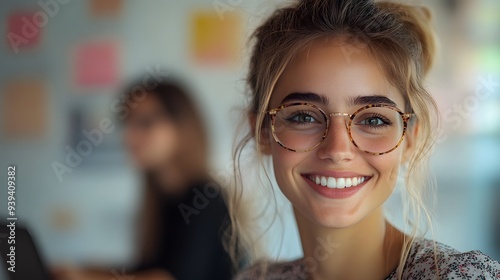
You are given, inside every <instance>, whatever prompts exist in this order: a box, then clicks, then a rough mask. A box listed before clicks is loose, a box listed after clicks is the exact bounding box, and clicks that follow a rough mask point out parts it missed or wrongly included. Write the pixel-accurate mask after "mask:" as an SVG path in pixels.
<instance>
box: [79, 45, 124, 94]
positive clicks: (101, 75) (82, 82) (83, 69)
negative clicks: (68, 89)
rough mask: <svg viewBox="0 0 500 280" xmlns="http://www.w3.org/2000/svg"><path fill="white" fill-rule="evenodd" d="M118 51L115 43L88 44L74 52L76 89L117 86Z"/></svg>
mask: <svg viewBox="0 0 500 280" xmlns="http://www.w3.org/2000/svg"><path fill="white" fill-rule="evenodd" d="M119 68H120V67H119V51H118V44H117V43H116V42H88V43H84V44H82V45H79V46H78V47H77V48H76V50H75V57H74V79H75V85H76V86H77V87H82V88H89V87H92V88H94V87H107V86H114V85H117V84H118V79H119Z"/></svg>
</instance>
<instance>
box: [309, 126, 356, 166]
mask: <svg viewBox="0 0 500 280" xmlns="http://www.w3.org/2000/svg"><path fill="white" fill-rule="evenodd" d="M355 148H356V147H355V146H354V144H353V143H352V142H351V139H350V137H349V133H348V131H347V124H346V120H345V118H334V117H332V118H331V121H330V127H329V128H328V133H327V135H326V137H325V139H324V140H323V142H322V143H321V144H320V146H319V147H318V150H317V153H318V157H319V158H321V159H328V160H331V161H333V162H348V161H350V160H352V159H353V157H354V149H355Z"/></svg>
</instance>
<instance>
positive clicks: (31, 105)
mask: <svg viewBox="0 0 500 280" xmlns="http://www.w3.org/2000/svg"><path fill="white" fill-rule="evenodd" d="M4 91H5V92H4V100H3V107H4V108H3V110H2V112H3V129H4V134H5V136H6V137H7V138H11V139H12V138H14V139H19V138H32V137H40V136H42V135H43V134H44V132H45V131H46V129H47V112H48V110H47V106H48V105H47V89H46V87H45V84H44V83H43V82H42V81H39V80H22V79H19V80H13V81H10V82H8V83H7V84H6V86H5V88H4Z"/></svg>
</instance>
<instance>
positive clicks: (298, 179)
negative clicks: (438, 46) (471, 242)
mask: <svg viewBox="0 0 500 280" xmlns="http://www.w3.org/2000/svg"><path fill="white" fill-rule="evenodd" d="M269 34H272V36H270V35H269ZM253 38H254V39H255V45H254V49H253V52H252V56H251V64H250V70H249V76H248V84H249V88H250V91H251V96H252V100H251V106H250V108H249V109H248V119H249V120H250V126H251V128H252V129H251V132H250V133H249V134H248V135H247V136H246V137H245V138H244V139H243V141H242V142H241V143H240V144H239V146H238V147H237V149H236V152H235V161H238V159H239V158H240V154H241V151H242V150H243V148H244V147H245V145H246V144H248V143H249V142H250V141H252V140H254V141H255V142H256V143H257V145H256V146H257V153H258V155H259V157H260V161H261V163H263V158H264V157H265V156H268V157H270V159H271V160H272V166H273V169H274V170H273V171H274V174H275V177H276V181H277V183H278V185H279V188H280V189H281V191H282V192H283V194H284V195H285V196H286V198H288V200H289V201H290V202H291V203H292V205H293V210H294V215H295V219H296V222H297V225H298V229H299V233H300V239H301V243H302V247H303V251H304V258H302V259H299V260H296V261H292V262H285V263H272V262H259V264H256V265H255V266H253V267H252V268H250V269H248V270H247V271H245V272H243V273H241V274H240V275H239V276H238V277H237V279H257V278H259V279H424V278H425V279H435V278H444V279H448V278H451V277H454V279H462V278H464V279H469V278H471V277H472V278H481V279H492V278H495V277H498V275H499V269H500V264H499V263H498V262H497V261H494V260H492V259H491V258H489V257H488V256H486V255H484V254H482V253H480V252H478V251H473V252H466V253H460V252H458V251H456V250H454V249H452V248H450V247H447V246H446V245H443V244H440V243H438V242H434V241H432V240H428V239H424V238H423V237H421V236H419V235H417V232H418V231H419V229H420V228H421V225H420V224H419V221H420V219H421V217H425V218H428V217H429V214H428V213H427V211H426V208H425V206H424V204H423V203H422V201H423V200H422V193H423V192H424V189H425V187H426V182H427V181H426V171H427V161H428V156H429V151H430V149H431V148H432V144H433V142H434V141H435V135H434V134H433V132H434V131H435V126H434V125H435V124H436V122H437V109H436V105H435V102H434V99H433V98H432V96H431V95H430V94H429V93H428V92H427V91H426V89H425V88H424V87H423V81H424V78H425V76H426V74H427V72H428V71H429V69H430V67H431V65H432V61H433V57H434V50H435V48H434V38H433V32H432V29H431V25H430V11H429V10H428V9H427V8H424V7H415V6H410V5H404V4H398V3H390V2H374V1H368V0H365V1H354V0H352V1H349V0H346V1H334V0H330V1H326V0H302V1H298V3H296V4H293V5H291V6H289V7H285V8H282V9H279V10H277V11H276V12H275V13H274V14H273V15H272V16H271V17H270V18H269V19H268V20H267V21H265V22H264V24H262V25H261V26H260V27H259V28H258V29H257V30H256V32H255V33H254V37H253ZM236 166H238V164H237V163H236ZM404 166H406V167H407V168H405V169H407V171H406V172H401V170H402V169H403V168H401V167H404ZM266 174H267V173H266ZM236 176H237V178H236V179H237V181H239V182H240V187H241V181H242V180H241V172H239V173H237V175H236ZM398 177H404V178H405V183H406V184H405V187H406V191H407V193H408V194H409V198H410V199H409V200H408V201H405V206H406V209H407V210H408V212H409V213H406V214H407V216H408V217H415V220H412V221H408V223H409V225H410V228H411V231H409V232H403V231H402V230H400V229H397V228H395V227H394V226H393V225H391V224H390V223H389V222H388V221H387V220H386V218H385V217H384V214H383V204H384V203H385V202H386V200H387V199H388V198H389V196H390V195H391V194H392V192H393V191H394V188H395V186H396V182H397V179H398ZM241 189H242V188H240V189H238V188H237V189H236V192H235V194H234V196H233V198H234V199H233V201H231V202H230V205H229V207H230V210H231V214H232V225H233V227H234V230H233V234H234V236H235V237H234V238H233V240H234V243H233V248H235V247H236V246H235V244H236V241H238V245H239V246H245V245H246V246H248V247H251V246H252V238H251V237H250V236H248V232H247V231H246V229H245V228H244V224H243V222H242V221H239V220H238V215H239V212H240V207H241V205H242V203H241V201H240V200H241V193H239V192H242V190H241ZM325 240H326V241H325ZM250 251H251V250H250ZM325 252H326V253H325ZM353 260H355V261H353ZM360 267H362V268H363V269H359V268H360Z"/></svg>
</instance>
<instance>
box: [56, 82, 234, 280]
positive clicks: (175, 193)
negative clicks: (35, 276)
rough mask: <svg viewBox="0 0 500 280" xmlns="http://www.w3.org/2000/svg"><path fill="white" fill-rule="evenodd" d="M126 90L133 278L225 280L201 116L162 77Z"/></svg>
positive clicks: (226, 263)
mask: <svg viewBox="0 0 500 280" xmlns="http://www.w3.org/2000/svg"><path fill="white" fill-rule="evenodd" d="M158 80H160V81H161V82H160V83H158V84H156V85H155V86H152V87H145V85H144V84H143V82H142V81H140V82H138V83H134V84H132V85H131V86H130V88H129V89H128V90H127V91H126V92H125V96H124V98H123V99H122V100H124V101H125V102H123V106H122V107H120V108H119V109H121V111H120V113H122V115H120V118H121V119H124V124H125V129H124V136H125V144H126V148H127V150H128V152H129V154H130V155H131V158H132V160H133V162H134V164H135V165H136V166H137V168H139V169H140V170H141V171H142V172H143V174H144V180H145V185H144V188H145V189H144V201H143V205H142V206H143V211H142V213H141V216H140V217H141V219H140V220H139V228H140V233H139V236H140V242H139V248H140V261H139V265H138V266H137V268H136V269H135V273H131V275H133V276H135V277H136V278H135V279H136V280H138V279H230V278H231V272H232V266H231V261H230V257H229V255H228V254H227V253H226V251H225V249H224V246H223V237H224V233H225V230H226V228H227V226H228V225H229V222H228V212H227V208H226V204H225V201H224V199H223V194H222V190H221V189H220V188H219V186H218V185H217V184H215V183H214V181H213V180H212V179H211V178H210V176H209V174H208V172H209V169H208V140H207V135H206V132H205V129H204V126H203V121H202V117H201V116H200V113H199V111H198V109H197V107H196V106H195V104H194V102H193V100H192V99H191V98H190V96H189V95H188V93H187V92H186V91H185V89H184V88H183V87H182V86H180V85H179V84H177V83H176V82H173V81H168V80H167V79H166V78H162V79H158ZM55 275H56V279H65V280H68V279H70V280H71V279H110V277H112V275H111V274H110V273H108V272H103V271H96V270H79V269H74V268H67V267H66V268H59V269H56V270H55Z"/></svg>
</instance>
